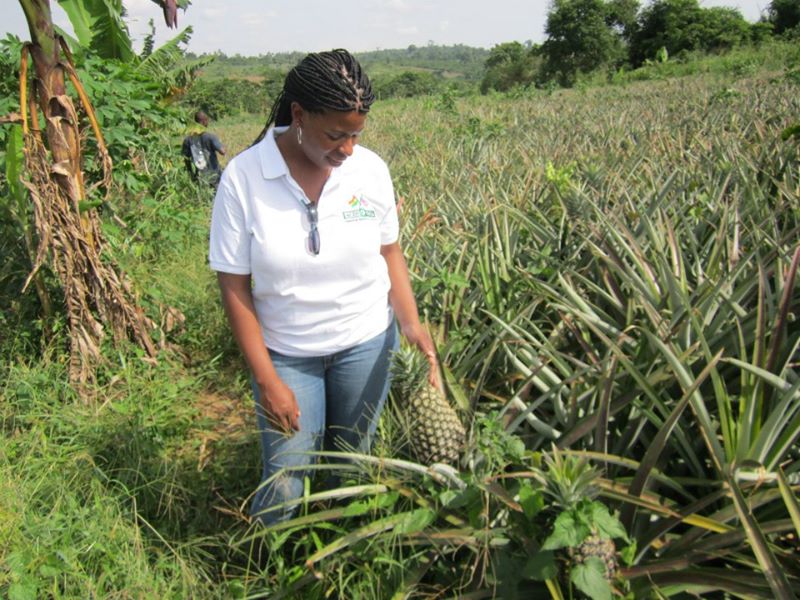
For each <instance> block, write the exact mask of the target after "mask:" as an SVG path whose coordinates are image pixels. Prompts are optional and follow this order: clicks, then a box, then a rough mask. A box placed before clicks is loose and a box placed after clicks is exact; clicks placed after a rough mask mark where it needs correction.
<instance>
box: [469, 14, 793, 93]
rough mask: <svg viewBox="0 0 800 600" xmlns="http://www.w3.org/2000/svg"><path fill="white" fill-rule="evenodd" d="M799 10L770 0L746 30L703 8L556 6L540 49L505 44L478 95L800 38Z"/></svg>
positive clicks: (491, 60) (744, 24)
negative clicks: (767, 41)
mask: <svg viewBox="0 0 800 600" xmlns="http://www.w3.org/2000/svg"><path fill="white" fill-rule="evenodd" d="M799 23H800V2H798V0H772V2H771V3H770V4H769V7H768V8H767V10H766V11H765V14H764V16H763V17H762V18H761V20H759V21H758V22H756V23H749V22H748V21H747V20H745V18H744V17H743V16H742V14H741V13H740V12H739V10H737V9H733V8H724V7H711V8H704V7H702V6H700V4H699V2H698V0H653V1H652V2H650V3H649V4H647V5H646V6H644V7H642V6H641V4H640V2H639V1H638V0H553V2H552V4H551V7H550V10H549V13H548V16H547V24H546V27H545V33H546V35H547V37H546V39H545V41H544V42H543V43H542V44H527V45H523V44H521V43H519V42H507V43H503V44H499V45H497V46H495V47H494V48H492V50H491V52H490V54H489V57H488V58H487V59H486V65H485V67H486V68H485V71H484V76H483V79H482V81H481V91H483V92H488V91H490V90H498V91H506V90H509V89H511V88H513V87H515V86H520V85H522V86H527V85H531V84H534V85H539V86H542V85H547V84H553V83H555V84H557V85H560V86H565V87H568V86H571V85H573V84H574V83H575V82H576V80H577V79H578V78H579V77H580V76H581V75H585V74H588V73H594V72H597V71H602V70H605V71H609V72H614V71H617V70H619V69H635V68H638V67H641V66H642V65H645V64H647V63H648V62H664V61H666V60H667V59H668V58H681V57H683V56H685V55H687V54H688V53H692V52H720V51H725V50H729V49H731V48H733V47H735V46H740V45H745V44H759V43H761V42H763V41H765V40H766V39H768V38H770V37H772V36H781V37H786V36H790V37H799V36H798V32H800V25H798V24H799Z"/></svg>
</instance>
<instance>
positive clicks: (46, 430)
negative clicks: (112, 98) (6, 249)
mask: <svg viewBox="0 0 800 600" xmlns="http://www.w3.org/2000/svg"><path fill="white" fill-rule="evenodd" d="M780 55H781V56H783V57H785V58H784V59H783V60H784V61H785V62H784V64H783V65H782V66H778V67H775V66H774V65H773V66H771V68H768V69H767V68H764V67H763V66H760V65H759V63H758V62H757V61H756V60H755V59H753V58H752V57H749V56H748V55H747V54H744V53H742V54H740V55H734V56H733V58H728V59H726V60H727V61H728V62H727V63H725V68H724V69H720V70H718V71H713V72H712V71H708V72H699V73H695V74H692V75H686V76H681V77H669V78H668V77H659V76H658V72H657V71H654V72H652V73H651V74H650V76H651V78H650V79H649V80H646V81H617V82H616V84H614V85H611V84H608V85H598V86H589V85H579V86H577V87H576V88H573V89H570V90H535V89H529V90H517V91H515V92H513V93H510V94H504V95H499V94H496V95H489V96H477V95H463V96H461V95H457V94H451V93H444V94H442V95H437V96H426V97H419V98H410V99H393V100H387V101H383V102H378V103H376V105H375V107H374V108H373V110H372V111H371V113H370V117H369V121H368V126H367V129H366V130H365V132H364V136H363V139H362V142H361V143H363V144H364V145H365V146H367V147H369V148H371V149H373V150H375V151H376V152H378V153H379V154H380V155H381V156H382V157H383V158H384V159H385V160H386V161H387V163H388V164H389V167H390V169H391V171H392V175H393V179H394V184H395V191H396V194H397V196H398V197H399V198H402V203H401V208H400V221H401V229H402V233H401V241H402V244H403V246H404V249H405V254H406V257H407V261H408V264H409V269H410V272H411V276H412V283H413V285H414V288H415V293H416V297H417V301H418V303H419V307H420V312H421V316H422V317H423V319H424V321H425V322H426V324H427V325H428V326H429V328H430V330H431V332H432V334H433V337H434V339H435V341H436V344H437V348H438V352H439V356H440V363H441V365H442V373H441V378H442V380H443V382H444V388H445V391H446V395H445V397H442V396H439V395H436V394H434V393H432V392H431V390H429V389H427V387H426V385H425V381H426V379H427V375H428V374H427V372H426V371H425V369H424V367H423V366H421V364H422V365H424V364H425V361H424V360H423V361H421V363H420V360H419V358H418V357H415V356H413V355H411V354H408V355H406V354H404V355H402V357H398V360H397V361H396V365H395V379H394V383H393V387H392V392H391V394H390V401H389V404H388V406H387V408H386V410H385V411H384V414H383V416H382V419H381V424H380V427H379V439H378V440H377V441H376V444H375V447H374V448H373V451H372V452H371V453H370V454H369V455H365V454H357V453H354V452H345V451H342V452H328V453H322V455H321V456H320V460H319V462H318V464H317V465H316V468H315V469H314V471H315V476H314V477H313V478H311V479H310V480H309V481H308V482H307V487H306V493H305V495H304V496H303V498H301V499H300V500H299V501H298V504H299V512H298V515H297V516H296V517H295V518H294V519H292V520H290V521H287V522H283V523H280V524H277V525H273V526H271V527H269V528H264V527H260V526H259V527H256V526H251V525H250V524H249V523H248V519H247V517H246V508H245V507H246V505H247V502H248V497H249V495H250V494H251V493H252V491H253V489H254V487H255V486H256V485H257V483H258V476H259V473H260V465H259V463H258V461H259V451H258V438H257V434H256V432H255V419H254V415H253V414H252V411H251V403H252V400H251V397H250V392H249V384H248V379H247V374H246V373H245V367H244V364H243V362H242V360H241V358H240V357H239V353H238V350H237V349H236V346H235V342H234V341H233V340H232V337H231V335H230V334H229V332H228V328H227V325H226V323H225V319H224V315H223V314H222V309H221V307H220V303H219V298H218V293H217V291H216V283H215V280H214V277H213V274H212V273H211V272H210V271H208V269H207V266H206V258H205V257H206V243H207V227H208V220H209V216H210V203H211V192H210V190H207V189H205V188H200V187H197V186H195V185H194V184H192V182H191V181H190V180H189V179H188V177H187V176H186V174H185V173H183V172H182V164H181V161H180V157H179V155H178V150H179V144H180V140H179V139H178V138H177V137H176V138H173V139H172V140H170V141H169V142H164V147H163V148H162V149H161V150H159V152H158V153H155V154H154V156H152V157H150V158H147V160H145V155H142V156H139V157H137V156H131V157H130V160H131V161H137V160H138V161H140V162H139V163H137V164H138V165H139V168H140V169H144V170H145V171H147V172H149V173H151V174H153V175H154V176H155V177H154V178H157V179H158V185H157V186H155V187H153V186H152V185H151V186H150V187H148V185H149V184H148V185H146V184H145V183H142V182H141V181H139V182H137V181H136V179H135V177H134V176H133V175H131V177H132V178H133V179H132V180H131V181H130V182H126V183H124V184H119V185H118V188H117V192H118V199H117V200H113V203H112V207H113V212H112V214H113V216H114V217H115V218H107V219H105V222H104V231H105V234H106V235H107V237H108V239H109V246H110V250H109V251H110V252H113V253H114V255H115V257H116V258H117V260H118V261H119V262H120V264H121V266H122V267H123V268H124V269H125V271H126V272H127V273H128V275H129V276H130V278H131V280H132V281H133V282H134V283H135V285H136V287H137V289H139V290H141V293H142V298H143V303H144V306H145V308H146V309H148V311H149V312H150V313H152V314H161V324H162V329H163V331H165V332H167V333H168V336H167V337H165V339H164V340H157V341H159V342H160V343H161V344H160V346H159V347H160V348H161V353H160V355H159V357H158V360H155V361H154V360H152V359H150V358H149V357H147V356H145V355H144V354H143V353H142V352H141V351H138V350H136V349H135V348H128V349H126V348H113V347H111V346H109V347H108V348H105V349H104V352H105V357H106V360H105V362H104V363H103V364H101V366H100V367H99V368H98V371H97V374H96V381H95V382H94V383H93V384H92V386H93V387H92V388H91V390H89V394H88V396H89V397H88V400H87V395H86V394H85V393H84V394H82V395H80V396H79V395H78V394H77V393H76V392H75V391H74V390H73V389H72V388H71V387H70V386H69V385H68V384H67V383H66V380H67V377H66V372H67V369H68V364H67V357H66V353H65V350H64V343H63V340H64V336H65V335H66V334H65V331H64V329H63V327H61V328H59V326H58V323H57V324H56V326H55V327H54V328H51V329H46V328H45V327H44V325H42V324H41V323H39V322H38V321H36V319H35V318H31V316H30V313H29V312H26V306H25V304H24V303H23V301H22V299H20V300H17V304H16V305H14V307H15V309H14V310H15V312H13V313H9V315H8V316H4V317H3V321H0V323H2V324H3V327H4V328H5V329H6V331H7V332H9V333H3V334H2V335H1V336H0V339H2V348H3V351H2V354H1V355H0V356H1V357H2V362H0V369H1V370H2V383H0V395H2V398H3V402H2V403H0V425H1V426H2V436H0V592H2V593H3V594H5V595H7V596H8V597H10V598H14V599H15V600H16V599H21V598H40V597H52V598H87V597H103V598H128V597H135V598H151V597H165V598H186V597H192V598H265V597H268V598H274V599H278V598H307V599H310V598H319V599H323V598H353V599H365V600H368V599H381V600H383V599H385V600H400V599H404V598H408V599H411V598H452V599H455V598H462V599H480V598H503V599H507V600H512V599H515V598H520V599H521V598H553V599H558V600H566V599H572V598H592V599H593V600H600V599H611V598H630V599H639V598H643V599H644V598H648V599H649V598H653V599H655V598H748V599H749V598H764V599H771V598H781V599H783V598H786V599H789V598H794V597H796V596H797V595H798V593H799V592H800V560H798V559H799V558H800V543H799V542H798V539H799V537H800V502H799V501H798V492H799V491H800V446H798V437H800V377H799V375H800V373H798V367H799V365H798V361H799V360H800V349H799V347H800V320H799V314H800V287H798V286H799V284H798V281H797V271H798V268H800V75H799V72H798V66H800V53H798V50H797V48H794V47H790V46H788V45H786V46H782V47H781V50H780ZM773 59H774V56H773ZM653 69H655V67H653ZM261 126H262V122H261V119H260V118H258V119H256V118H250V117H246V118H244V117H231V118H226V119H222V120H220V121H218V122H215V123H212V125H211V130H212V131H214V132H215V133H217V134H218V135H219V136H220V137H221V139H222V140H223V142H224V143H225V144H226V147H227V148H228V156H231V155H234V154H235V153H236V152H237V151H239V150H241V149H243V148H244V147H246V146H247V145H249V143H250V142H251V141H252V139H253V138H254V137H255V135H256V134H257V132H258V131H259V130H260V128H261ZM176 140H177V141H176ZM170 143H171V144H172V146H171V147H170V146H169V144H170ZM8 243H9V242H8V241H2V242H0V244H8ZM18 271H19V272H20V273H21V272H22V271H24V269H22V268H20V269H18ZM3 273H4V277H5V279H0V281H2V282H3V285H4V286H6V287H5V288H3V289H10V288H9V287H8V286H9V285H10V284H8V283H7V282H10V281H17V279H15V277H16V278H19V277H20V276H21V275H19V273H17V272H16V271H15V272H14V273H11V272H10V271H9V272H7V273H6V272H5V271H4V272H3ZM45 283H46V282H45ZM165 307H172V308H173V309H174V310H173V311H171V312H170V311H168V310H166V309H165ZM176 315H179V317H178V316H176ZM170 319H171V320H170ZM15 331H18V332H20V333H19V334H18V335H15V334H14V333H13V332H15ZM167 333H165V336H166V335H167ZM42 340H44V341H42ZM34 348H44V349H43V350H37V351H34V350H33V349H34ZM331 475H335V476H336V481H337V483H336V485H334V486H330V485H325V482H326V481H330V476H331Z"/></svg>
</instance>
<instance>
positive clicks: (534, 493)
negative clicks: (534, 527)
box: [519, 481, 544, 519]
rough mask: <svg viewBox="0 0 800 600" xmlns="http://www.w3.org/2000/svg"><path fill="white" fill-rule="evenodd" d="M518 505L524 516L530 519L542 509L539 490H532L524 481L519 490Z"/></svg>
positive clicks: (542, 498) (542, 502)
mask: <svg viewBox="0 0 800 600" xmlns="http://www.w3.org/2000/svg"><path fill="white" fill-rule="evenodd" d="M519 504H520V506H522V510H523V512H524V513H525V516H526V517H528V518H529V519H532V518H533V517H535V516H536V515H538V514H539V513H540V512H541V511H542V509H543V508H544V497H543V495H542V493H541V492H540V491H539V490H535V489H533V486H532V485H531V484H530V482H528V481H524V482H523V483H522V485H521V486H520V488H519Z"/></svg>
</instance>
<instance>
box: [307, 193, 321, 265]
mask: <svg viewBox="0 0 800 600" xmlns="http://www.w3.org/2000/svg"><path fill="white" fill-rule="evenodd" d="M306 213H308V223H309V225H311V231H309V232H308V249H309V250H310V251H311V253H312V254H314V256H317V255H318V254H319V247H320V243H319V229H317V225H318V224H319V214H318V213H317V205H316V204H311V203H308V204H306Z"/></svg>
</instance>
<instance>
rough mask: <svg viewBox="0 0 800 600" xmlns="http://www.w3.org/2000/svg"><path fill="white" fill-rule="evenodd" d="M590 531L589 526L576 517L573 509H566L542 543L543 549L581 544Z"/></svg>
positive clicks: (555, 548)
mask: <svg viewBox="0 0 800 600" xmlns="http://www.w3.org/2000/svg"><path fill="white" fill-rule="evenodd" d="M589 533H590V531H589V527H587V526H586V525H585V524H583V523H581V522H580V519H577V518H576V515H575V514H574V513H573V511H564V512H562V513H561V514H560V515H558V517H556V521H555V523H554V524H553V533H551V534H550V535H549V536H548V538H547V539H546V540H545V542H544V544H543V545H542V550H557V549H559V548H569V547H574V546H577V545H578V544H580V543H581V542H582V541H583V540H585V539H586V536H588V535H589Z"/></svg>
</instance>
